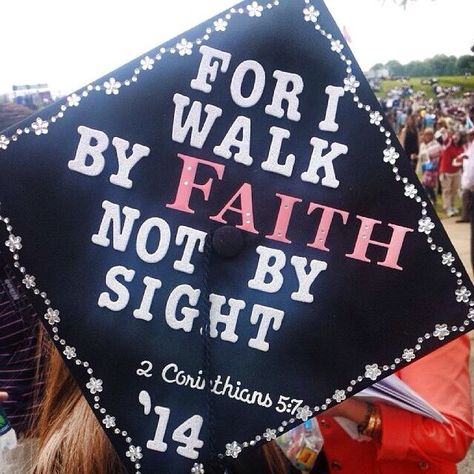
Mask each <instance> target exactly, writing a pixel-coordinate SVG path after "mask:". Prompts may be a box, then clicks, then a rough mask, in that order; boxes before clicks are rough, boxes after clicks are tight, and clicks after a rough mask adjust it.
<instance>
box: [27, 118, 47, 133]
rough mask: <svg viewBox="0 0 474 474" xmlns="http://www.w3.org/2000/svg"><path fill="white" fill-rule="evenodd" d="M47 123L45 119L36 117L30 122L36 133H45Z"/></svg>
mask: <svg viewBox="0 0 474 474" xmlns="http://www.w3.org/2000/svg"><path fill="white" fill-rule="evenodd" d="M48 126H49V123H48V121H47V120H43V119H42V118H40V117H38V118H37V119H36V120H35V121H34V122H33V123H32V124H31V128H32V129H33V130H34V131H35V134H36V135H46V134H47V133H48Z"/></svg>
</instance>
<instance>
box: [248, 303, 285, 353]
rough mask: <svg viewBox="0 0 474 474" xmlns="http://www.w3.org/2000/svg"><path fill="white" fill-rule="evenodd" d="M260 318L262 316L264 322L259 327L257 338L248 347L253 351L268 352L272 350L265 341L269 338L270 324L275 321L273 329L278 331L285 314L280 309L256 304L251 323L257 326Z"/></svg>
mask: <svg viewBox="0 0 474 474" xmlns="http://www.w3.org/2000/svg"><path fill="white" fill-rule="evenodd" d="M260 316H262V320H261V322H260V325H259V327H258V333H257V337H255V338H253V339H250V340H249V343H248V345H249V347H252V348H253V349H258V350H259V351H263V352H267V351H268V349H269V348H270V344H268V342H266V341H265V338H266V337H267V333H268V329H269V327H270V323H271V322H272V320H273V323H272V329H273V330H274V331H278V330H279V329H280V327H281V323H282V322H283V317H284V316H285V313H284V312H283V311H280V310H279V309H275V308H270V307H268V306H262V305H259V304H255V305H254V306H253V309H252V315H251V316H250V322H251V323H252V324H257V323H258V320H259V319H260Z"/></svg>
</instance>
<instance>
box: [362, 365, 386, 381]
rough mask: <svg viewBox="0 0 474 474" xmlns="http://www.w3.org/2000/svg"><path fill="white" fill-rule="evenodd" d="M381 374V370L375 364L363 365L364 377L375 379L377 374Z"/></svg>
mask: <svg viewBox="0 0 474 474" xmlns="http://www.w3.org/2000/svg"><path fill="white" fill-rule="evenodd" d="M381 374H382V371H381V370H380V369H379V366H378V365H377V364H372V365H366V366H365V378H366V379H370V380H377V378H378V377H379V375H381Z"/></svg>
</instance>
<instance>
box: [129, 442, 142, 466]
mask: <svg viewBox="0 0 474 474" xmlns="http://www.w3.org/2000/svg"><path fill="white" fill-rule="evenodd" d="M125 455H126V456H127V458H130V461H132V462H136V461H138V460H140V459H141V458H142V457H143V454H142V448H141V447H140V446H133V444H131V445H130V447H129V448H128V451H127V452H126V453H125Z"/></svg>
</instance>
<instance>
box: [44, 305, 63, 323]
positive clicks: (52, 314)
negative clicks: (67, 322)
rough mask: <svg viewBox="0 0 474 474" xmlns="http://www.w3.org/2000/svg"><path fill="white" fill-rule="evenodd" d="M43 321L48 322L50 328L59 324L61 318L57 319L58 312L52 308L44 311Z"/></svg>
mask: <svg viewBox="0 0 474 474" xmlns="http://www.w3.org/2000/svg"><path fill="white" fill-rule="evenodd" d="M44 319H46V321H48V323H49V324H50V325H51V326H54V325H55V324H58V323H59V322H61V318H60V317H59V311H58V310H57V309H53V308H48V311H46V314H45V315H44Z"/></svg>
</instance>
